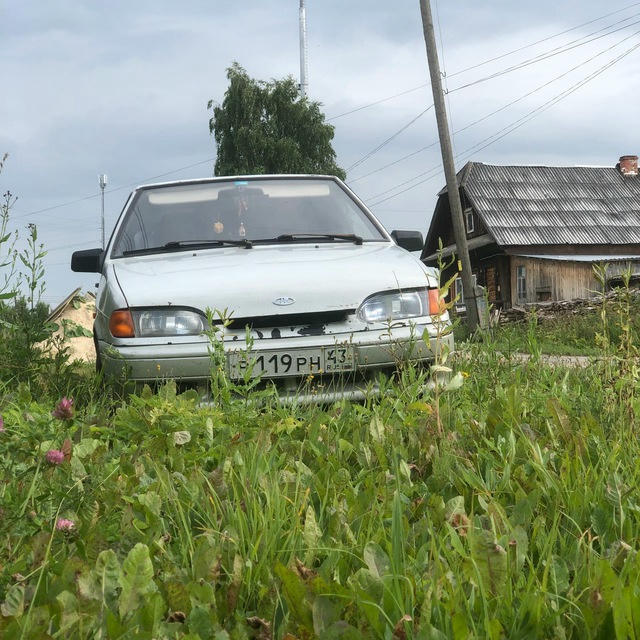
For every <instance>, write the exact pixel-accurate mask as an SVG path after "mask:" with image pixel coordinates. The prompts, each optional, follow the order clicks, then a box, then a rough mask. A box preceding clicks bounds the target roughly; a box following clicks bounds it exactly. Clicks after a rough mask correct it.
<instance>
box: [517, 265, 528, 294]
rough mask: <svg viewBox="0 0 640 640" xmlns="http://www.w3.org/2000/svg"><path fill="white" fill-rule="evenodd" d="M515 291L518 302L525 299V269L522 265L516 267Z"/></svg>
mask: <svg viewBox="0 0 640 640" xmlns="http://www.w3.org/2000/svg"><path fill="white" fill-rule="evenodd" d="M516 291H517V294H518V300H526V299H527V269H526V267H525V266H523V265H520V266H518V267H516Z"/></svg>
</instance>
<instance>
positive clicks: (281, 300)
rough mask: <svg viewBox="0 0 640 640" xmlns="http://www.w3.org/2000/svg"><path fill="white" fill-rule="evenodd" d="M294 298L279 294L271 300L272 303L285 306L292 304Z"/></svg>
mask: <svg viewBox="0 0 640 640" xmlns="http://www.w3.org/2000/svg"><path fill="white" fill-rule="evenodd" d="M294 302H295V300H294V299H293V298H289V297H288V296H281V297H280V298H276V299H275V300H274V301H273V304H276V305H278V306H279V307H287V306H289V305H290V304H293V303H294Z"/></svg>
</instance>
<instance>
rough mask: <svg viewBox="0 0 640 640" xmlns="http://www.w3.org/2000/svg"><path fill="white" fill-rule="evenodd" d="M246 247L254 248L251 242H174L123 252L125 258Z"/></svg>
mask: <svg viewBox="0 0 640 640" xmlns="http://www.w3.org/2000/svg"><path fill="white" fill-rule="evenodd" d="M227 246H231V247H244V248H245V249H251V248H253V244H252V243H251V241H250V240H246V239H245V240H173V241H171V242H167V243H166V244H163V245H161V246H159V247H146V248H144V249H129V250H127V251H123V252H122V255H123V256H140V255H144V254H145V253H163V252H164V251H180V250H181V249H210V248H212V247H227Z"/></svg>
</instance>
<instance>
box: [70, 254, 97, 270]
mask: <svg viewBox="0 0 640 640" xmlns="http://www.w3.org/2000/svg"><path fill="white" fill-rule="evenodd" d="M71 271H79V272H87V273H100V272H101V271H102V249H84V250H83V251H74V252H73V254H72V255H71Z"/></svg>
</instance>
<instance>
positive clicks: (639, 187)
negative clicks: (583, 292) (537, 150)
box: [458, 162, 640, 245]
mask: <svg viewBox="0 0 640 640" xmlns="http://www.w3.org/2000/svg"><path fill="white" fill-rule="evenodd" d="M458 179H459V181H460V187H461V189H462V190H463V192H464V193H465V195H466V197H467V199H468V201H469V202H470V204H471V205H472V206H473V208H474V209H475V211H476V212H477V213H478V215H479V216H480V218H481V220H482V221H483V223H484V224H485V226H486V228H487V230H488V231H489V233H490V234H491V235H492V236H493V237H494V238H495V240H496V242H497V244H498V245H545V244H546V245H563V244H567V245H576V244H578V245H580V244H589V245H593V244H605V245H616V244H640V176H629V177H624V176H622V174H621V173H620V172H619V171H618V170H617V169H616V168H615V167H540V166H499V165H490V164H484V163H481V162H470V163H468V164H467V165H465V167H464V168H463V169H462V170H461V171H460V173H459V174H458Z"/></svg>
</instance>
